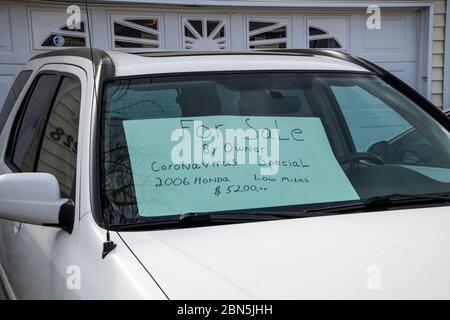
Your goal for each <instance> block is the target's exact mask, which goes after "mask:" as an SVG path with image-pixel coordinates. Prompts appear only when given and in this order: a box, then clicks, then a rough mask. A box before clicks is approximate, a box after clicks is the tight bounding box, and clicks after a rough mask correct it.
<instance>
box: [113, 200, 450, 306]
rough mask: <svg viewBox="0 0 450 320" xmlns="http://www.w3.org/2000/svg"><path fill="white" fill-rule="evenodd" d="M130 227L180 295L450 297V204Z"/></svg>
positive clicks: (167, 286) (155, 270)
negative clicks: (231, 222)
mask: <svg viewBox="0 0 450 320" xmlns="http://www.w3.org/2000/svg"><path fill="white" fill-rule="evenodd" d="M120 235H121V237H122V239H123V240H124V241H125V242H126V243H127V245H128V246H129V247H130V249H131V250H132V251H133V252H134V254H135V255H136V257H137V258H138V259H139V260H140V261H141V263H142V264H143V265H144V266H145V268H146V269H147V270H148V271H149V273H150V274H151V275H152V277H153V278H154V279H155V281H156V282H158V284H159V285H160V286H161V288H162V290H164V292H165V293H166V295H167V296H168V297H169V298H170V299H241V298H250V299H302V298H306V299H310V298H325V299H335V298H337V299H341V298H363V299H364V298H368V299H378V298H383V299H393V298H394V299H395V298H447V299H448V298H450V272H449V270H450V207H437V208H426V209H413V210H395V211H385V212H370V213H360V214H346V215H333V216H326V217H314V218H303V219H290V220H280V221H270V222H255V223H245V224H234V225H224V226H212V227H200V228H190V229H179V230H165V231H148V232H120Z"/></svg>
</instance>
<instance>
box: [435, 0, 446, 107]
mask: <svg viewBox="0 0 450 320" xmlns="http://www.w3.org/2000/svg"><path fill="white" fill-rule="evenodd" d="M434 2H435V3H434V5H435V6H434V27H433V62H432V68H433V69H432V96H431V100H432V102H433V103H434V104H435V105H436V106H438V107H440V108H443V107H445V108H448V107H450V106H444V102H443V93H444V48H445V13H446V1H445V0H436V1H434ZM446 72H450V70H446ZM447 90H449V88H447Z"/></svg>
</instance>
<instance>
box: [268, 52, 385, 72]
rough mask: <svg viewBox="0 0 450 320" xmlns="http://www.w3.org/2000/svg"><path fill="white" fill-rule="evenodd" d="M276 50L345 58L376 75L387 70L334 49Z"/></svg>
mask: <svg viewBox="0 0 450 320" xmlns="http://www.w3.org/2000/svg"><path fill="white" fill-rule="evenodd" d="M264 51H267V52H273V50H270V49H264ZM276 51H280V52H285V53H293V54H301V55H303V54H310V55H318V56H325V57H331V58H336V59H341V60H345V61H348V62H351V63H354V64H356V65H359V66H360V67H363V68H366V69H367V70H369V71H371V72H374V73H376V74H378V75H385V74H387V73H388V72H387V71H386V70H385V69H383V68H381V67H379V66H377V65H376V64H374V63H372V62H369V61H367V60H365V59H363V58H360V57H357V56H354V55H352V54H349V53H346V52H341V51H335V50H323V49H276Z"/></svg>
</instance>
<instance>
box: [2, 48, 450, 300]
mask: <svg viewBox="0 0 450 320" xmlns="http://www.w3.org/2000/svg"><path fill="white" fill-rule="evenodd" d="M449 128H450V125H449V123H448V120H447V119H446V117H445V116H444V114H442V113H441V112H440V111H439V110H438V109H437V108H435V107H434V106H433V105H432V104H430V103H429V102H428V101H427V100H426V99H424V98H423V97H422V96H420V95H419V94H418V93H416V92H415V91H414V90H412V89H411V88H409V87H408V86H407V85H405V84H404V83H403V82H401V81H400V80H398V79H397V78H395V77H394V76H392V75H391V74H389V73H388V72H386V71H384V70H382V69H380V68H379V67H377V66H375V65H373V64H371V63H369V62H367V61H364V60H362V59H359V58H356V57H352V56H349V55H345V54H342V53H337V52H331V51H314V50H292V51H285V52H281V51H278V52H246V53H208V52H203V53H202V52H190V53H188V52H185V53H177V52H154V53H143V54H139V55H134V54H125V53H117V52H107V53H106V52H103V51H100V50H89V49H77V50H62V51H55V52H51V53H46V54H42V55H39V56H36V57H34V58H33V59H32V60H31V61H30V62H29V63H28V64H27V65H26V66H25V68H24V70H23V71H22V72H21V73H20V74H19V76H18V77H17V80H16V82H15V83H14V85H13V87H12V89H11V92H10V94H9V96H8V98H7V100H6V103H5V105H4V107H3V109H2V110H1V114H0V130H1V135H0V158H1V160H0V174H1V175H0V279H1V283H2V289H3V290H4V291H5V294H6V295H7V297H8V298H11V299H14V298H19V299H29V298H32V299H36V298H37V299H39V298H45V299H54V298H58V299H77V298H84V299H91V298H106V299H116V298H117V299H118V298H131V299H135V298H138V299H141V298H142V299H195V298H200V299H222V298H225V299H229V298H231V299H241V298H252V299H253V298H255V299H266V298H275V299H278V298H287V299H296V298H388V299H390V298H450V273H449V270H450V232H449V230H450V210H449V208H448V205H449V201H450V197H449V194H450V135H449Z"/></svg>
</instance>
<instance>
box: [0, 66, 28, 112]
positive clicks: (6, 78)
mask: <svg viewBox="0 0 450 320" xmlns="http://www.w3.org/2000/svg"><path fill="white" fill-rule="evenodd" d="M22 68H23V65H0V111H1V109H2V108H3V103H4V102H5V99H6V95H7V94H8V92H9V89H10V88H11V86H12V84H13V82H14V79H15V78H16V75H17V74H18V73H19V72H20V71H21V70H22Z"/></svg>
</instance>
